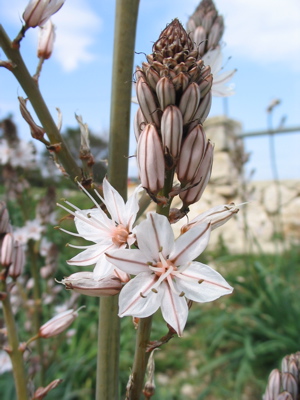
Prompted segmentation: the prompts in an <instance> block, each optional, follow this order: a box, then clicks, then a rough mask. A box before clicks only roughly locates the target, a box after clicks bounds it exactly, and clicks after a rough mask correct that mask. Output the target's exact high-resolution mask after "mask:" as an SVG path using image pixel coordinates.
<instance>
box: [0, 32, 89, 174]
mask: <svg viewBox="0 0 300 400" xmlns="http://www.w3.org/2000/svg"><path fill="white" fill-rule="evenodd" d="M0 46H1V47H2V49H3V51H4V53H5V54H6V57H7V58H8V60H9V61H10V62H11V64H12V68H11V72H12V73H13V74H14V76H15V77H16V79H17V80H18V82H19V83H20V85H21V86H22V88H23V90H24V92H25V93H26V96H27V97H28V99H29V100H30V103H31V105H32V107H33V108H34V111H35V113H36V115H37V116H38V118H39V120H40V122H41V124H42V126H43V128H44V129H45V132H46V134H47V136H48V138H49V140H50V142H51V144H52V145H54V144H60V146H59V147H58V149H59V150H57V152H56V156H57V157H58V159H59V160H60V162H61V164H62V165H63V167H64V169H65V170H66V172H67V173H68V174H69V175H70V177H71V179H72V180H74V179H75V177H77V176H81V170H80V168H79V167H78V166H77V164H76V162H75V160H74V159H73V157H72V155H71V153H70V152H69V150H68V148H67V146H66V145H65V143H64V141H63V138H62V136H61V134H60V132H59V130H58V128H57V126H56V124H55V122H54V120H53V118H52V116H51V114H50V112H49V110H48V108H47V106H46V104H45V101H44V99H43V97H42V95H41V92H40V90H39V88H38V85H37V82H36V80H35V79H34V78H33V77H32V76H31V75H30V73H29V71H28V69H27V67H26V65H25V63H24V61H23V58H22V56H21V54H20V52H19V49H18V46H14V42H11V41H10V39H9V37H8V36H7V34H6V32H5V30H4V28H3V27H2V25H0Z"/></svg>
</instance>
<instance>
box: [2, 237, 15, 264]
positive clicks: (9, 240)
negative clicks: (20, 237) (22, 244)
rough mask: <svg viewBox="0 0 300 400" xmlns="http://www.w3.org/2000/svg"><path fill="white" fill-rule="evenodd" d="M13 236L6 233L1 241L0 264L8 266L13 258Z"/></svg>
mask: <svg viewBox="0 0 300 400" xmlns="http://www.w3.org/2000/svg"><path fill="white" fill-rule="evenodd" d="M14 242H15V241H14V237H13V235H12V233H6V235H5V236H4V238H3V241H2V243H1V252H0V264H1V265H2V267H4V268H8V267H9V266H10V265H11V263H12V262H13V260H14V255H15V254H14Z"/></svg>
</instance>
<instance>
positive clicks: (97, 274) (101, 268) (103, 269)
mask: <svg viewBox="0 0 300 400" xmlns="http://www.w3.org/2000/svg"><path fill="white" fill-rule="evenodd" d="M115 269H117V268H116V267H115V266H114V265H113V264H111V263H110V262H109V261H108V260H107V258H106V257H105V254H104V253H103V254H101V256H100V257H99V259H98V261H97V263H96V265H95V268H94V271H93V277H94V279H96V280H100V279H103V278H105V277H107V276H108V275H111V274H113V273H114V270H115Z"/></svg>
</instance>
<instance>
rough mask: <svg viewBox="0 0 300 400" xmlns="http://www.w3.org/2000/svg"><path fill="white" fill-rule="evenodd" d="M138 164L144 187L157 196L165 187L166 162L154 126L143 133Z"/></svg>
mask: <svg viewBox="0 0 300 400" xmlns="http://www.w3.org/2000/svg"><path fill="white" fill-rule="evenodd" d="M137 164H138V168H139V173H140V179H141V182H142V186H143V187H144V188H145V189H147V190H148V191H150V192H151V193H154V194H156V193H157V192H159V190H161V189H162V188H163V186H164V181H165V160H164V154H163V150H162V145H161V141H160V138H159V136H158V133H157V130H156V128H155V126H154V125H153V124H148V125H146V126H145V129H144V130H143V132H142V133H141V135H140V137H139V141H138V146H137Z"/></svg>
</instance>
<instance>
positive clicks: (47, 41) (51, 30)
mask: <svg viewBox="0 0 300 400" xmlns="http://www.w3.org/2000/svg"><path fill="white" fill-rule="evenodd" d="M54 40H55V26H54V25H53V24H52V22H51V21H50V20H49V21H47V22H46V24H45V25H43V26H42V27H41V28H40V30H39V41H38V49H37V56H38V57H39V58H43V59H44V60H48V59H49V58H50V57H51V54H52V51H53V44H54Z"/></svg>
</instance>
